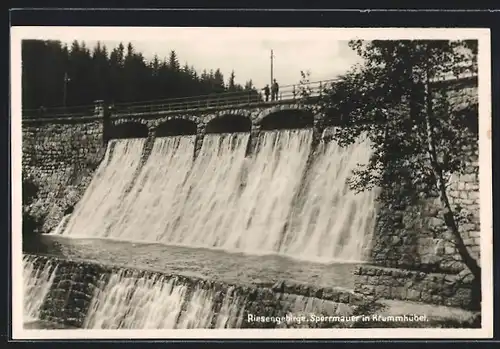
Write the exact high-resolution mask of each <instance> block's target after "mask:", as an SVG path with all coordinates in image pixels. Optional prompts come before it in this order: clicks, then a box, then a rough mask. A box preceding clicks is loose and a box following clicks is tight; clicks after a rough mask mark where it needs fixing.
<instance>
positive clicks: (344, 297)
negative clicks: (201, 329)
mask: <svg viewBox="0 0 500 349" xmlns="http://www.w3.org/2000/svg"><path fill="white" fill-rule="evenodd" d="M48 260H51V261H52V262H53V264H55V265H57V271H56V275H55V278H54V282H53V283H52V286H51V288H50V291H49V292H48V294H47V296H46V298H45V301H44V302H43V304H42V306H41V309H40V319H41V320H45V321H50V322H52V323H56V324H60V325H64V326H71V327H76V328H82V326H84V324H85V321H86V318H87V314H88V311H89V307H90V305H91V304H92V299H93V298H94V297H95V296H96V295H97V294H98V292H99V290H103V289H104V287H105V285H106V282H107V281H108V280H109V277H110V275H112V274H113V273H121V275H126V276H129V277H133V278H135V279H137V280H139V279H141V278H142V279H150V278H154V279H156V280H161V279H162V278H163V279H164V280H165V281H164V282H167V281H169V280H173V282H174V284H176V285H183V286H186V287H187V291H186V296H185V300H186V301H185V303H189V302H190V300H191V295H192V294H193V292H194V291H195V290H205V291H208V293H207V294H209V295H211V296H212V297H213V300H214V302H213V308H212V311H213V313H214V314H218V313H219V312H220V311H221V308H222V307H223V306H224V303H226V304H234V305H236V309H237V310H238V311H239V312H241V314H242V317H241V322H240V323H239V324H238V326H237V327H240V328H276V327H302V326H306V327H309V328H310V327H325V326H326V327H339V326H349V324H352V323H349V322H345V321H341V320H337V321H330V322H328V321H326V322H325V321H318V322H317V323H315V322H311V321H308V322H302V323H298V322H297V321H291V322H290V323H288V324H287V323H276V322H273V321H252V320H251V316H267V317H284V316H286V315H287V314H289V315H290V314H292V315H294V316H296V317H297V316H300V315H302V314H307V315H308V316H309V315H310V314H315V315H316V316H337V317H341V316H344V317H347V316H351V315H353V314H356V311H357V309H358V307H361V306H363V305H365V304H366V303H367V300H366V299H365V297H364V296H362V295H361V294H356V293H354V292H353V291H350V290H343V289H336V288H318V287H315V286H310V285H299V284H294V283H286V282H277V283H276V284H274V285H248V286H244V285H231V284H226V283H224V282H220V281H210V280H203V279H199V278H196V277H191V276H190V277H188V276H182V275H172V274H168V273H159V272H153V271H147V270H137V269H134V268H122V267H119V266H108V265H104V264H99V263H97V262H90V261H84V260H69V259H64V258H57V257H51V256H37V258H36V259H35V263H36V266H37V267H43V265H45V264H46V263H47V261H48ZM132 287H133V286H132ZM187 306H189V304H184V305H183V309H185V308H186V307H187ZM225 311H227V309H226V310H225ZM214 319H215V318H214ZM233 320H234V319H233ZM234 324H235V322H234V323H233V325H234ZM213 325H215V323H214V324H213Z"/></svg>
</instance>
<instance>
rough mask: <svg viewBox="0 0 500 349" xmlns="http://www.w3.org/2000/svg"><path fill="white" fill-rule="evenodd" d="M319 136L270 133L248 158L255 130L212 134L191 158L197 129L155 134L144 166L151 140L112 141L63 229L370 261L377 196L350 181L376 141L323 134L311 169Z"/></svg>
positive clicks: (311, 257)
mask: <svg viewBox="0 0 500 349" xmlns="http://www.w3.org/2000/svg"><path fill="white" fill-rule="evenodd" d="M312 136H313V131H312V130H310V129H297V130H275V131H264V132H261V133H260V135H259V138H258V140H257V149H255V151H254V152H252V155H251V156H249V157H248V156H246V149H247V146H248V143H249V137H250V135H249V133H231V134H208V135H205V136H204V138H203V143H202V147H201V150H200V152H199V154H198V156H197V158H196V160H195V161H194V163H193V153H194V146H195V145H194V140H195V136H175V137H165V138H158V139H156V140H155V143H154V145H153V149H152V152H151V155H150V156H149V158H148V159H147V161H146V163H145V165H144V166H143V167H142V168H141V169H140V171H137V168H138V166H139V163H140V158H141V152H142V148H143V144H144V140H140V139H131V140H115V141H113V143H112V144H110V146H109V147H108V150H107V153H106V158H105V160H104V161H103V163H102V164H101V166H100V167H99V169H98V170H97V173H96V174H95V176H94V178H93V180H92V182H91V185H90V186H89V188H88V189H87V191H86V193H85V195H84V197H83V199H82V200H81V201H80V202H79V204H78V205H77V207H76V208H75V211H74V213H73V214H72V215H71V217H70V218H69V220H68V222H67V224H66V227H65V228H64V229H63V235H69V236H75V235H77V236H78V235H80V236H87V237H107V238H111V239H123V240H133V241H145V242H161V243H165V244H173V245H183V246H189V247H208V248H215V249H224V250H228V251H242V252H246V253H252V254H269V253H279V254H285V255H288V256H291V257H294V258H298V259H305V260H315V261H331V260H347V261H360V260H363V259H364V251H365V250H366V248H367V246H368V245H369V243H370V242H371V233H372V231H373V225H374V217H375V212H374V208H375V204H374V200H375V194H374V192H364V193H359V194H356V193H354V192H353V191H352V190H350V189H349V187H348V185H347V180H348V178H349V176H351V175H352V170H353V169H355V168H356V166H357V165H358V163H366V162H367V161H368V159H369V156H370V154H371V152H370V147H369V144H368V142H367V141H365V140H359V141H358V142H356V143H355V144H353V145H352V146H350V147H348V148H341V147H339V146H338V145H337V144H336V143H335V142H330V143H325V142H323V143H321V144H320V146H319V151H318V152H317V153H318V154H317V155H316V156H315V158H314V161H313V162H312V165H311V168H309V169H307V168H306V166H307V165H308V158H309V156H310V152H311V143H312ZM111 149H113V150H111ZM134 176H137V178H134ZM133 179H136V180H135V181H132V180H133ZM132 182H133V186H131V183H132Z"/></svg>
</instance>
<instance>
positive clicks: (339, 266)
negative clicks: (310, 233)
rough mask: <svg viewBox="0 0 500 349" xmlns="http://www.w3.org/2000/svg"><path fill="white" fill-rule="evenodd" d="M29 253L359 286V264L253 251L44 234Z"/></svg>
mask: <svg viewBox="0 0 500 349" xmlns="http://www.w3.org/2000/svg"><path fill="white" fill-rule="evenodd" d="M24 252H26V253H33V254H42V255H52V256H57V257H64V258H68V259H84V260H93V261H96V262H99V263H103V264H109V265H121V266H126V267H134V268H141V269H148V270H156V271H161V272H169V273H172V274H181V275H186V276H194V277H199V278H203V279H208V280H218V281H224V282H228V283H237V284H254V285H255V284H266V285H268V284H271V285H272V284H273V283H275V282H276V281H278V280H286V281H290V282H293V283H298V284H307V285H313V286H317V287H330V286H335V287H341V288H347V289H352V288H353V287H354V275H353V270H354V268H355V265H357V264H354V263H314V262H305V261H300V260H294V259H292V258H289V257H286V256H281V255H262V256H256V255H249V254H244V253H233V252H231V253H229V252H225V251H218V250H212V249H206V248H191V247H184V246H168V245H163V244H153V243H148V244H147V243H134V242H128V241H113V240H108V239H74V238H68V237H63V236H55V235H40V236H36V237H33V238H32V239H29V240H28V241H25V243H24Z"/></svg>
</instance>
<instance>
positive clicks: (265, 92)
mask: <svg viewBox="0 0 500 349" xmlns="http://www.w3.org/2000/svg"><path fill="white" fill-rule="evenodd" d="M262 91H264V95H265V96H266V102H269V84H267V85H266V87H264V88H263V89H262Z"/></svg>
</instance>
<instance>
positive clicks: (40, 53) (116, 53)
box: [22, 40, 258, 110]
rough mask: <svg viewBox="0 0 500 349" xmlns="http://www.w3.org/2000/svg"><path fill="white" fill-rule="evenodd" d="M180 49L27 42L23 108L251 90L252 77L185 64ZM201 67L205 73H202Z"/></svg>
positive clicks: (45, 41) (23, 71)
mask: <svg viewBox="0 0 500 349" xmlns="http://www.w3.org/2000/svg"><path fill="white" fill-rule="evenodd" d="M180 62H181V61H180V58H179V57H178V56H177V53H176V52H175V51H174V50H172V51H170V54H169V56H168V57H158V56H154V57H152V58H151V59H147V58H146V57H144V56H143V54H142V53H141V52H138V51H136V49H135V48H134V47H133V45H132V44H131V43H128V45H127V46H126V47H125V45H124V44H123V43H120V44H119V45H118V46H117V47H115V48H112V49H111V51H110V49H109V48H108V47H106V46H105V45H102V44H101V43H97V45H96V46H95V47H93V48H89V47H87V46H86V44H85V42H79V41H73V43H72V44H71V45H70V47H68V45H66V44H63V43H61V42H60V41H55V40H24V41H23V42H22V88H23V91H22V106H23V109H25V110H26V109H39V108H47V109H48V108H53V107H68V108H70V107H77V106H88V105H91V104H93V103H94V101H95V100H104V101H106V102H107V103H110V104H115V103H130V102H140V101H151V100H159V99H169V98H181V97H191V96H201V95H208V94H214V93H223V92H239V91H251V93H252V94H254V93H255V95H258V92H257V90H256V89H255V87H254V86H253V83H252V80H249V81H247V82H246V83H245V85H244V86H242V85H240V84H237V83H235V73H234V71H233V72H232V73H231V75H230V76H229V77H228V79H227V81H225V78H224V76H223V74H222V73H221V71H220V69H210V70H207V69H204V70H201V69H198V68H195V67H193V66H191V65H189V64H188V63H184V64H182V65H181V63H180ZM198 72H201V73H198Z"/></svg>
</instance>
